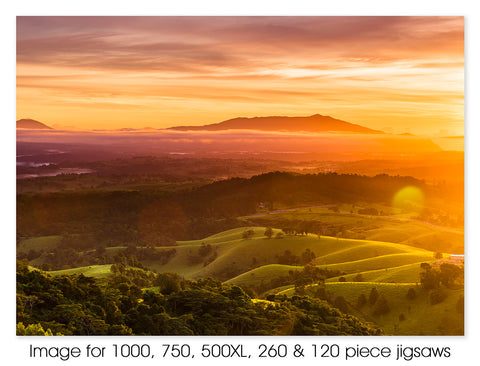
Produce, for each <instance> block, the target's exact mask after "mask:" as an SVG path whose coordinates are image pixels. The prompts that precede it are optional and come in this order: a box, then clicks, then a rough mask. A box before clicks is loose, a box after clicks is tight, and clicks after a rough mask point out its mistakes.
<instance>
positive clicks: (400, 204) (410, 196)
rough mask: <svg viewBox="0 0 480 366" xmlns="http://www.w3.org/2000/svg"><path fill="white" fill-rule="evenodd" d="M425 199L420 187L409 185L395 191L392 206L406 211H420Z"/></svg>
mask: <svg viewBox="0 0 480 366" xmlns="http://www.w3.org/2000/svg"><path fill="white" fill-rule="evenodd" d="M424 201H425V198H424V195H423V192H422V190H421V189H420V188H418V187H414V186H407V187H404V188H402V189H400V190H399V191H398V192H397V193H395V196H394V197H393V202H392V206H393V207H394V208H398V209H401V210H402V211H404V212H405V211H407V212H408V211H410V212H411V211H415V212H420V211H421V210H422V209H423V204H424Z"/></svg>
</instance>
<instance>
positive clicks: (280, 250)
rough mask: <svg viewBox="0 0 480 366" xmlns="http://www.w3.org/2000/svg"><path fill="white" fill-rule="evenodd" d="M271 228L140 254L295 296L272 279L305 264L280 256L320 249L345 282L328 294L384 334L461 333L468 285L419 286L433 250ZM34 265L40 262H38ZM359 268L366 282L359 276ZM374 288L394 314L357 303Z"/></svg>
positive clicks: (53, 240)
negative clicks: (435, 299)
mask: <svg viewBox="0 0 480 366" xmlns="http://www.w3.org/2000/svg"><path fill="white" fill-rule="evenodd" d="M247 230H253V235H252V236H251V237H249V238H245V237H244V233H245V232H246V231H247ZM273 231H274V232H273V237H272V238H267V237H266V236H265V235H264V233H265V227H242V228H237V229H232V230H228V231H225V232H221V233H217V234H215V235H212V236H209V237H206V238H204V239H201V240H191V241H180V242H177V245H176V246H174V247H157V248H156V250H158V251H164V250H166V249H170V250H171V249H172V248H174V249H175V254H174V255H173V256H172V257H171V258H170V259H169V260H168V262H167V263H165V264H162V263H161V262H160V261H157V260H142V263H143V264H144V265H145V266H147V267H148V268H150V269H154V270H156V271H157V272H159V273H160V272H175V273H177V274H179V275H181V276H183V277H185V278H189V279H199V278H206V277H214V278H217V279H220V280H222V281H224V282H226V283H228V284H236V285H246V286H249V287H251V288H259V289H263V290H262V292H263V293H259V298H263V297H265V296H266V295H267V294H269V293H276V294H285V295H294V294H295V290H294V287H293V285H292V284H290V285H286V286H282V287H277V286H279V285H280V284H277V285H276V286H274V281H272V279H281V278H285V279H286V280H287V281H288V279H289V274H291V273H292V272H293V271H299V272H301V271H302V270H303V266H301V265H285V264H279V258H280V256H282V255H283V254H284V253H285V251H289V252H290V253H291V254H292V255H294V256H298V257H301V255H302V253H304V252H305V251H306V250H307V249H309V250H310V251H311V252H313V253H314V255H315V259H314V260H313V261H312V262H311V264H313V265H316V266H317V267H319V268H324V269H329V270H338V271H341V273H342V274H343V275H342V277H344V279H342V282H340V276H337V277H332V278H329V279H327V280H326V289H327V292H328V293H329V294H330V295H331V296H333V298H336V297H338V296H342V297H344V298H345V300H346V301H347V303H348V304H349V309H350V310H349V312H351V313H352V314H353V315H355V316H358V317H360V318H363V319H365V320H367V321H370V322H373V323H375V324H377V325H378V326H380V327H381V328H382V329H383V330H384V331H385V333H386V334H395V335H422V334H429V335H434V334H461V333H462V332H463V330H462V329H463V328H462V326H461V325H462V324H463V323H462V322H463V320H462V316H463V315H462V314H460V313H459V312H458V310H457V302H458V300H459V298H460V296H462V295H463V289H458V290H452V289H446V293H447V297H446V299H445V300H444V301H442V302H441V303H439V304H435V305H431V304H430V293H429V292H428V291H425V290H423V289H422V288H421V287H419V285H418V283H419V278H420V272H421V267H420V264H421V263H425V262H427V263H430V262H434V261H435V258H434V257H435V252H433V251H428V250H425V249H421V248H418V247H413V246H408V245H405V244H402V243H392V242H383V241H374V240H356V239H343V238H334V237H327V236H318V235H313V234H309V235H297V236H295V235H289V236H285V237H283V238H281V239H276V238H275V235H276V233H278V232H280V230H279V229H274V230H273ZM59 243H60V237H58V236H51V237H39V238H33V239H27V240H24V241H22V242H21V243H20V246H21V247H22V248H23V250H27V249H28V250H29V249H34V248H42V249H43V250H45V251H49V250H52V249H54V248H55V246H56V245H58V244H59ZM207 246H208V247H209V248H210V249H209V250H210V251H209V253H207V255H205V257H202V256H201V255H200V254H199V253H200V249H201V248H205V247H207ZM123 249H124V247H109V248H107V253H110V254H114V253H117V252H119V251H122V250H123ZM444 258H448V253H444ZM32 265H33V266H35V263H32ZM110 267H111V264H106V265H91V266H85V267H79V268H72V269H65V270H60V271H51V272H49V273H51V274H53V275H63V274H77V273H83V274H84V275H86V276H93V277H97V278H106V277H107V276H109V275H110ZM359 274H360V275H361V281H360V280H359V279H358V277H357V276H358V275H359ZM343 280H344V282H343ZM355 281H357V282H355ZM359 281H360V282H359ZM290 283H292V282H290ZM314 286H315V285H311V286H309V287H308V286H307V292H309V291H312V292H311V294H313V293H314V290H315V287H314ZM275 287H276V288H275ZM373 287H375V288H376V289H377V290H378V292H379V294H380V295H383V296H384V297H385V298H386V299H387V301H388V306H389V308H390V311H389V312H388V313H386V314H383V315H376V314H375V306H372V305H369V304H366V305H364V306H363V307H361V308H359V307H358V306H357V300H358V297H359V296H360V294H364V295H365V296H366V297H367V298H368V296H369V293H370V291H371V289H372V288H373ZM410 288H413V289H415V292H416V294H417V297H416V298H415V299H413V300H409V299H407V297H406V294H407V291H408V290H409V289H410ZM151 289H152V290H154V291H155V290H158V289H155V288H151ZM264 291H266V292H264ZM461 328H462V329H461Z"/></svg>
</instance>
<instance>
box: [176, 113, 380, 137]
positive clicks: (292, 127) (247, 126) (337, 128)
mask: <svg viewBox="0 0 480 366" xmlns="http://www.w3.org/2000/svg"><path fill="white" fill-rule="evenodd" d="M169 129H171V130H178V131H222V130H258V131H288V132H299V131H305V132H355V133H384V132H382V131H378V130H372V129H370V128H367V127H363V126H360V125H357V124H353V123H350V122H346V121H342V120H340V119H336V118H333V117H330V116H322V115H320V114H314V115H313V116H308V117H286V116H269V117H253V118H245V117H239V118H233V119H229V120H226V121H223V122H219V123H214V124H209V125H204V126H176V127H170V128H169Z"/></svg>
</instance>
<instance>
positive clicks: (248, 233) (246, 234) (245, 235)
mask: <svg viewBox="0 0 480 366" xmlns="http://www.w3.org/2000/svg"><path fill="white" fill-rule="evenodd" d="M254 235H255V231H253V230H252V229H248V230H245V231H244V232H243V233H242V238H243V239H251V238H253V236H254Z"/></svg>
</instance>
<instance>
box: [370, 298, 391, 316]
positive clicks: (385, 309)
mask: <svg viewBox="0 0 480 366" xmlns="http://www.w3.org/2000/svg"><path fill="white" fill-rule="evenodd" d="M389 312H390V306H389V305H388V301H387V299H386V297H385V296H383V295H381V296H380V297H379V298H378V300H377V303H376V306H375V310H374V311H373V314H374V315H383V314H387V313H389Z"/></svg>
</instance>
